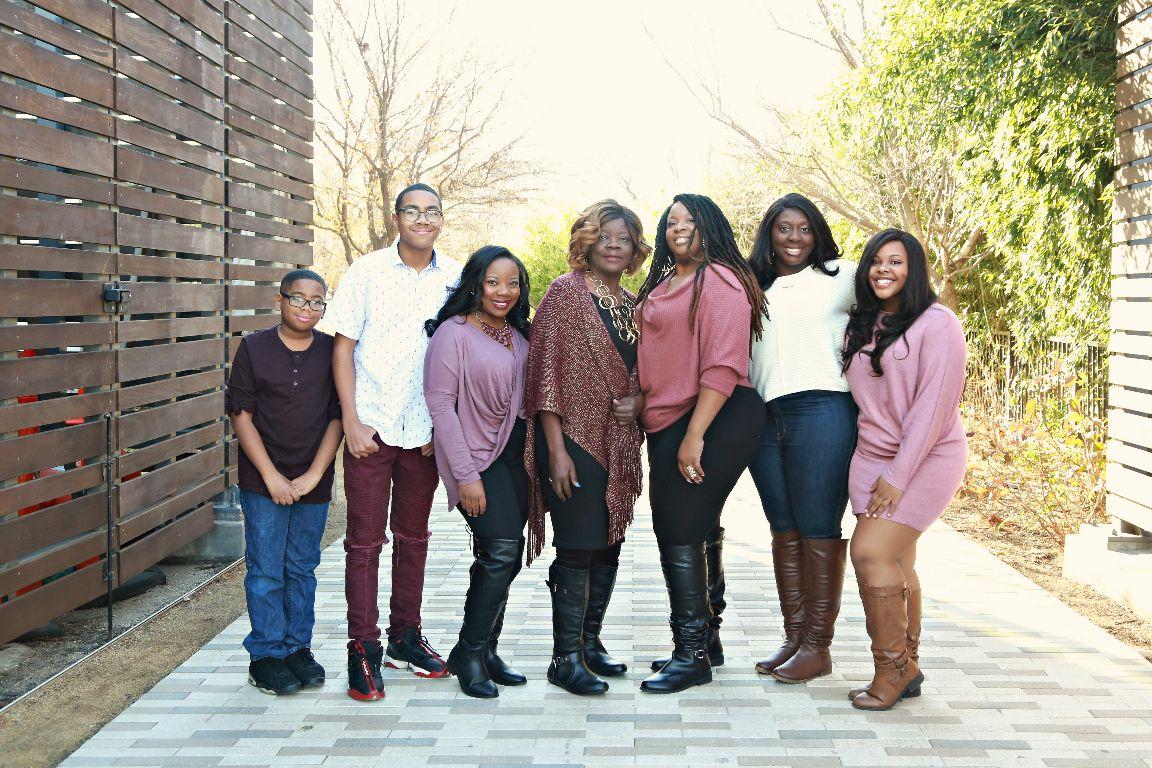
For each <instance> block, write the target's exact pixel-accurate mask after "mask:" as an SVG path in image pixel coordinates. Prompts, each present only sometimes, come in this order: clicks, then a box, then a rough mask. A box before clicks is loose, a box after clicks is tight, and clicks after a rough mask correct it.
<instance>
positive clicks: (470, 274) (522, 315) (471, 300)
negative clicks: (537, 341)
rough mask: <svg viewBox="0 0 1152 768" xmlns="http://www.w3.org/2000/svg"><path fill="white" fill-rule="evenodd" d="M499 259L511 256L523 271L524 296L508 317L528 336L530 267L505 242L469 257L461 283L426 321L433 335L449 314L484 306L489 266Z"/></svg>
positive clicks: (429, 333)
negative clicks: (485, 282) (526, 267)
mask: <svg viewBox="0 0 1152 768" xmlns="http://www.w3.org/2000/svg"><path fill="white" fill-rule="evenodd" d="M497 259H509V260H510V261H511V262H512V263H513V264H515V265H516V269H517V270H519V272H520V298H519V299H517V300H516V303H515V304H514V305H513V306H512V309H511V310H509V311H508V315H507V318H508V324H509V325H511V326H512V327H513V328H515V329H516V330H518V331H520V335H521V336H523V337H524V338H528V330H529V328H530V327H531V324H530V323H529V322H528V311H529V304H528V294H529V291H530V287H529V285H528V271H527V270H525V269H524V264H523V263H522V262H521V261H520V259H518V258H516V257H515V256H514V255H512V251H510V250H508V249H507V248H505V247H504V246H502V245H486V246H484V247H483V248H481V249H480V250H478V251H476V253H474V254H472V255H471V256H469V257H468V262H467V263H466V264H465V265H464V269H463V270H462V271H461V272H460V283H459V284H458V285H457V286H456V288H454V289H453V291H452V293H451V294H449V296H448V300H447V301H445V302H444V306H443V307H441V308H440V311H439V312H437V313H436V317H434V318H432V319H431V320H428V321H427V322H425V323H424V330H425V331H427V333H428V335H429V336H431V335H432V334H434V333H436V329H437V328H439V327H440V325H441V323H443V322H444V321H445V320H447V319H448V318H450V317H459V316H461V315H470V314H472V313H473V312H475V311H476V310H477V309H479V308H480V300H481V299H482V298H483V296H484V276H485V275H487V274H488V267H490V266H492V262H494V261H496V260H497Z"/></svg>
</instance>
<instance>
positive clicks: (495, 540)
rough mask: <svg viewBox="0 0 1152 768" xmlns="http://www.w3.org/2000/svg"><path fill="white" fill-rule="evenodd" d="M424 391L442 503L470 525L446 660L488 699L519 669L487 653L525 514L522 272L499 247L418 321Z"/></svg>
mask: <svg viewBox="0 0 1152 768" xmlns="http://www.w3.org/2000/svg"><path fill="white" fill-rule="evenodd" d="M426 330H427V331H428V335H429V336H431V337H432V340H431V341H430V342H429V343H428V352H427V355H426V356H425V358H424V398H425V400H427V401H428V411H429V413H430V414H431V415H432V427H433V440H434V442H435V444H436V445H435V448H436V466H437V469H438V470H439V472H440V478H441V479H442V480H443V481H444V488H445V490H446V491H447V492H448V503H449V504H450V505H451V506H453V507H457V508H458V509H459V510H460V512H461V513H462V514H463V515H464V520H465V521H466V522H467V523H468V527H469V528H470V529H471V530H472V540H473V556H474V560H473V562H472V567H471V569H470V570H469V572H468V574H469V582H468V596H467V598H466V599H465V602H464V623H463V626H461V628H460V639H459V642H457V643H456V647H454V648H453V649H452V653H451V654H449V656H448V669H449V670H450V671H451V672H452V673H453V674H455V675H456V679H457V681H458V682H459V684H460V689H461V690H462V691H464V693H466V694H468V695H469V696H475V697H478V698H484V699H489V698H493V697H495V696H498V695H500V691H499V689H498V688H497V687H496V683H499V684H500V685H522V684H523V683H525V682H526V680H525V678H524V676H523V675H522V674H520V673H519V672H517V671H516V670H514V669H512V668H511V667H509V666H508V665H507V664H505V663H504V661H503V660H502V659H501V658H500V657H499V656H498V655H497V653H496V644H497V641H498V640H499V638H500V630H501V628H502V627H503V624H504V607H505V605H506V604H507V602H508V588H509V587H510V586H511V584H512V580H513V579H514V578H516V574H518V573H519V572H520V563H521V558H522V556H523V554H524V524H525V523H526V522H527V521H528V498H529V487H528V475H527V473H525V471H524V438H525V422H524V412H523V411H524V371H525V368H526V366H527V364H528V330H529V326H528V275H527V273H526V272H525V271H524V265H523V264H521V263H520V260H519V259H517V258H516V257H515V256H513V255H512V253H511V252H510V251H509V250H508V249H507V248H501V247H500V246H495V245H488V246H485V247H483V248H481V249H480V250H478V251H476V253H474V254H472V256H471V258H469V259H468V263H467V264H465V265H464V269H463V271H462V273H461V275H460V283H459V285H458V286H457V287H456V289H455V290H453V292H452V294H451V295H450V296H449V297H448V300H447V302H446V303H445V304H444V307H443V308H442V309H441V310H440V312H439V313H438V314H437V315H436V317H435V318H434V319H432V320H429V321H428V322H427V324H426Z"/></svg>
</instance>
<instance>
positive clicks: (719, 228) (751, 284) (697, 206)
mask: <svg viewBox="0 0 1152 768" xmlns="http://www.w3.org/2000/svg"><path fill="white" fill-rule="evenodd" d="M676 203H680V204H681V205H683V206H684V207H685V208H687V209H688V213H689V215H691V216H692V218H693V220H694V221H695V222H696V232H697V233H699V235H700V249H701V253H703V255H704V260H703V261H702V262H701V263H700V266H699V267H697V268H696V274H695V275H693V277H692V305H691V309H689V312H688V322H689V323H690V324H691V326H692V328H693V329H695V328H696V308H697V305H698V304H699V303H700V287H701V286H702V285H703V284H704V272H705V270H704V267H705V266H707V265H708V264H723V265H724V266H726V267H728V268H729V269H731V270H732V271H733V272H734V273H735V274H736V277H737V279H739V280H740V284H741V285H743V286H744V292H745V293H746V294H747V295H748V303H749V304H751V305H752V333H753V335H754V336H755V337H756V338H757V339H758V338H760V333H761V332H762V331H763V320H762V316H763V315H764V312H765V304H764V291H762V290H760V285H759V284H758V283H757V282H756V276H755V275H754V274H752V269H751V267H749V266H748V262H746V261H745V260H744V256H743V255H742V254H741V253H740V246H738V245H736V235H734V234H733V233H732V225H731V224H729V223H728V219H727V217H726V216H725V215H724V212H723V211H721V210H720V206H718V205H716V203H715V202H713V200H712V198H710V197H708V196H707V195H693V194H689V193H686V192H682V193H680V194H679V195H676V197H674V198H672V203H671V205H669V206H668V207H667V208H665V209H664V213H663V214H662V215H661V216H660V223H659V224H657V225H656V235H655V238H654V239H655V241H656V247H655V249H654V250H653V256H652V266H651V267H649V269H648V277H646V278H645V279H644V285H642V286H641V287H640V294H639V296H638V297H637V301H638V302H642V301H644V300H645V299H647V298H648V294H650V293H652V291H653V290H654V289H655V288H656V286H657V285H659V284H660V282H661V281H662V280H663V279H664V278H665V277H666V276H667V275H668V274H669V273H670V272H671V270H672V269H673V268H674V267H675V264H676V259H675V257H674V256H673V255H672V249H671V248H669V247H668V233H667V229H668V212H669V211H671V210H672V206H673V205H675V204H676Z"/></svg>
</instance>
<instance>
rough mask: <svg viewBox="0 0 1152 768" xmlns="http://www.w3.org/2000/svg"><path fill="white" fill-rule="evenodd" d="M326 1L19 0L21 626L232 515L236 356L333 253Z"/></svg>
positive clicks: (6, 378) (7, 115) (11, 442)
mask: <svg viewBox="0 0 1152 768" xmlns="http://www.w3.org/2000/svg"><path fill="white" fill-rule="evenodd" d="M310 14H311V6H310V4H301V3H299V2H296V0H243V1H241V0H110V1H109V2H105V0H28V2H26V3H19V4H17V3H0V50H3V51H4V55H3V56H0V75H4V76H6V77H4V78H3V79H0V291H2V292H3V293H4V295H6V296H8V297H10V298H9V300H8V301H7V302H6V303H5V306H4V308H3V309H0V313H2V314H0V642H5V641H7V640H9V639H11V638H12V637H14V636H16V635H18V634H20V633H21V632H23V631H25V630H27V629H31V628H33V627H35V626H39V625H40V624H43V623H44V622H45V621H48V620H50V619H51V618H53V617H55V616H57V615H59V614H60V613H62V612H64V611H67V610H69V609H71V608H73V607H75V606H76V605H79V604H80V603H83V602H86V601H87V600H89V599H91V598H92V597H95V596H96V595H97V594H99V593H100V592H102V591H104V590H105V589H106V588H108V586H109V583H111V584H115V583H117V582H118V581H119V580H122V579H125V578H128V577H130V576H132V575H133V574H135V573H138V572H139V571H140V570H142V569H143V568H146V567H148V566H149V565H151V564H152V563H154V562H156V561H157V560H159V559H161V558H163V557H164V556H165V555H167V554H168V553H170V552H172V551H173V550H174V549H176V548H178V547H180V546H183V545H184V544H185V543H187V542H189V541H191V540H192V539H194V538H195V537H197V536H200V535H202V534H203V533H205V532H206V531H208V530H209V529H211V527H212V519H213V518H212V505H213V500H214V499H215V498H216V497H217V496H218V495H219V494H220V493H221V492H222V491H224V490H225V488H226V483H230V482H232V481H234V479H235V468H234V466H235V460H234V457H235V453H236V451H235V443H234V441H231V442H230V441H229V438H228V436H227V419H226V417H225V415H224V413H223V387H224V380H225V375H226V367H227V363H228V359H229V355H230V352H231V350H233V349H234V348H235V345H236V344H237V343H238V340H239V337H240V334H242V333H245V332H248V331H251V330H256V329H258V328H264V327H268V326H269V325H271V324H272V323H273V322H274V321H275V317H274V316H273V314H272V311H271V307H272V298H273V296H274V293H275V286H276V284H277V283H278V281H279V279H280V277H282V276H283V274H284V273H285V272H287V271H288V270H289V269H292V268H294V267H296V266H299V265H304V264H310V263H311V262H312V233H311V224H312V162H311V159H312V156H313V149H312V129H313V122H312V104H311V98H312V79H311V73H312V70H311V55H312V20H311V15H310ZM230 25H231V26H232V27H233V29H232V32H231V33H229V32H228V27H229V26H230ZM233 285H235V288H233V287H232V286H233ZM110 289H111V291H110ZM119 290H122V291H125V292H127V294H130V297H129V296H128V295H127V294H125V295H124V296H123V297H122V298H123V300H122V301H109V300H108V299H109V298H115V297H116V296H117V291H119ZM109 532H111V540H112V549H111V550H109V549H108V546H107V541H108V538H109Z"/></svg>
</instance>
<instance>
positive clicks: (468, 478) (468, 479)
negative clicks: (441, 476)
mask: <svg viewBox="0 0 1152 768" xmlns="http://www.w3.org/2000/svg"><path fill="white" fill-rule="evenodd" d="M479 479H480V473H479V472H477V471H476V470H472V472H471V474H468V475H465V476H464V477H460V478H456V485H457V486H461V485H467V484H468V483H475V482H476V481H477V480H479Z"/></svg>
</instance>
